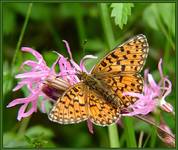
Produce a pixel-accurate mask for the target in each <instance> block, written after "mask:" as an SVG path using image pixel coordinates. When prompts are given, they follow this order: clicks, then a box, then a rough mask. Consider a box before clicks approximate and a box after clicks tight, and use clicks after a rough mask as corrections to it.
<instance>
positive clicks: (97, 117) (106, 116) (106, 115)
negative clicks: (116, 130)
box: [88, 90, 120, 126]
mask: <svg viewBox="0 0 178 150" xmlns="http://www.w3.org/2000/svg"><path fill="white" fill-rule="evenodd" d="M88 103H89V108H88V110H89V119H90V120H91V121H92V122H93V123H94V124H97V125H100V126H106V125H110V124H112V123H115V122H116V121H117V120H118V119H119V118H120V109H119V108H116V107H114V106H113V105H111V104H110V103H108V102H107V101H106V100H105V99H103V97H102V96H101V95H100V94H98V93H96V92H95V91H92V90H91V91H90V92H89V96H88Z"/></svg>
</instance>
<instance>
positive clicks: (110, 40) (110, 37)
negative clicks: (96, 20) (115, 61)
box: [100, 4, 115, 49]
mask: <svg viewBox="0 0 178 150" xmlns="http://www.w3.org/2000/svg"><path fill="white" fill-rule="evenodd" d="M100 10H101V22H102V26H103V29H104V34H105V37H106V41H107V44H108V46H109V48H110V49H112V48H113V46H114V44H115V39H114V33H113V30H112V25H111V21H110V16H109V13H108V11H109V10H108V7H107V5H106V4H100Z"/></svg>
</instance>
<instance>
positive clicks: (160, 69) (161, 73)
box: [158, 58, 164, 79]
mask: <svg viewBox="0 0 178 150" xmlns="http://www.w3.org/2000/svg"><path fill="white" fill-rule="evenodd" d="M161 65H162V58H161V59H160V60H159V63H158V70H159V73H160V76H161V79H162V78H163V77H164V75H163V70H162V67H161Z"/></svg>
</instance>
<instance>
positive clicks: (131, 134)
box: [123, 117, 137, 148]
mask: <svg viewBox="0 0 178 150" xmlns="http://www.w3.org/2000/svg"><path fill="white" fill-rule="evenodd" d="M123 120H124V131H125V133H126V137H127V140H126V143H127V146H128V147H132V148H133V147H137V144H136V139H135V131H134V127H133V120H132V118H129V117H124V118H123Z"/></svg>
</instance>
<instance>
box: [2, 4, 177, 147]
mask: <svg viewBox="0 0 178 150" xmlns="http://www.w3.org/2000/svg"><path fill="white" fill-rule="evenodd" d="M121 8H123V9H121ZM28 9H29V3H3V56H4V59H3V104H4V110H3V145H4V147H38V148H39V147H40V148H42V147H48V148H55V147H110V143H109V137H108V128H107V127H99V126H94V134H91V133H89V131H88V128H87V124H86V122H82V123H80V124H74V125H59V124H56V123H53V122H51V121H50V120H48V117H47V115H46V114H43V113H42V112H40V111H38V112H37V113H34V114H33V115H32V116H30V117H28V118H25V119H23V120H22V121H20V122H19V121H18V120H17V114H18V109H19V107H20V106H16V107H12V108H8V109H7V108H6V106H7V104H8V103H9V102H10V101H12V100H13V99H15V98H19V97H25V96H27V91H26V90H25V89H24V90H19V91H17V92H12V89H13V88H14V87H15V85H16V84H17V80H16V79H14V76H12V74H13V75H15V74H18V71H19V67H20V65H21V64H22V62H23V61H25V60H27V59H32V60H34V57H33V56H32V55H31V54H27V53H22V52H21V51H20V50H19V52H18V53H17V57H16V60H15V63H12V60H13V58H14V55H15V50H16V49H19V47H22V46H27V47H32V48H34V49H36V50H38V51H39V52H40V53H41V54H42V55H43V57H44V59H45V60H46V62H47V64H48V66H51V65H52V63H53V62H54V61H55V60H56V58H57V55H56V54H55V53H53V52H52V51H54V50H55V51H57V52H59V53H60V54H63V55H64V56H66V57H69V56H68V54H67V51H66V48H65V47H64V43H63V42H62V40H67V41H68V42H69V45H70V48H71V51H72V54H73V57H74V59H75V60H76V62H79V61H80V60H81V58H82V57H83V56H85V55H87V54H92V55H95V56H98V60H100V59H101V58H102V57H103V56H104V55H105V54H106V53H107V52H109V51H110V50H112V49H113V48H114V47H116V46H117V45H119V44H121V43H122V42H124V41H125V40H127V39H129V38H131V37H132V36H134V35H137V34H140V33H142V34H144V35H146V37H147V39H148V43H149V46H150V51H149V56H148V59H147V62H146V65H145V68H149V70H150V72H151V73H152V74H153V76H154V78H155V79H156V81H159V80H160V76H159V72H158V68H157V64H158V62H159V59H160V58H163V72H164V75H167V76H168V77H169V79H170V80H171V82H172V92H171V94H170V95H169V96H168V97H167V98H166V100H167V101H168V102H170V103H171V104H172V105H173V106H174V107H175V100H176V98H175V59H176V58H175V55H176V51H175V4H174V3H156V4H154V3H132V4H128V5H127V3H124V4H122V5H117V4H111V3H107V4H102V3H33V5H32V7H31V13H30V15H29V16H27V10H28ZM28 17H29V19H28V21H27V26H26V27H25V30H24V36H23V38H22V39H21V42H20V44H19V45H18V44H17V43H18V41H19V37H20V34H21V31H22V30H23V24H24V22H25V18H28ZM95 63H96V61H93V60H89V61H87V63H86V65H87V68H89V69H90V68H91V67H92V66H93V65H94V64H95ZM145 68H144V69H145ZM12 72H13V73H12ZM142 75H143V71H142ZM151 116H152V117H155V118H163V119H164V121H165V123H166V124H167V125H168V126H169V127H170V128H171V130H172V131H173V133H175V120H174V117H172V116H171V115H170V114H168V113H165V112H163V111H161V110H157V112H155V113H153V114H151ZM125 118H126V117H125ZM128 119H129V120H130V121H131V122H132V126H133V128H134V129H135V131H134V134H135V140H136V142H137V143H138V139H139V135H140V132H141V131H142V132H144V136H143V141H144V142H143V145H142V146H143V147H159V148H160V147H167V145H166V144H164V143H163V142H162V141H161V140H160V139H159V138H158V137H157V132H156V130H155V128H154V127H152V126H150V125H148V124H146V123H144V122H143V121H138V120H136V119H135V118H132V117H129V118H128ZM121 121H122V125H118V126H117V128H118V133H119V138H120V146H121V147H132V145H129V143H128V139H127V138H128V136H129V133H127V132H126V128H125V126H124V125H125V122H124V117H123V118H122V119H121Z"/></svg>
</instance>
